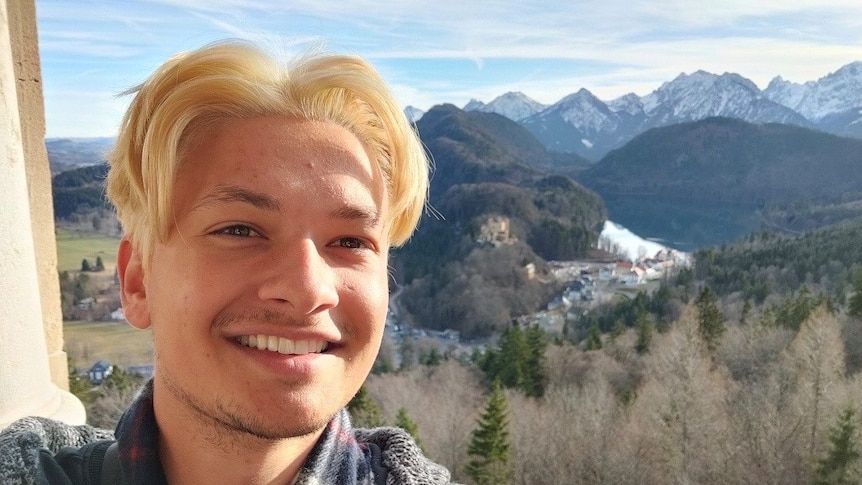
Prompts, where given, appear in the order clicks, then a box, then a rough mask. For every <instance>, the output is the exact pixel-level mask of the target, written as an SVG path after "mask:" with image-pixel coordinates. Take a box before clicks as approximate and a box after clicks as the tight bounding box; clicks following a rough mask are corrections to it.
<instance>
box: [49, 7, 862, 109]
mask: <svg viewBox="0 0 862 485" xmlns="http://www.w3.org/2000/svg"><path fill="white" fill-rule="evenodd" d="M37 13H38V16H39V22H40V26H39V28H40V43H41V46H40V48H41V50H42V52H43V64H45V63H48V64H49V66H48V67H49V68H50V67H51V66H52V64H51V63H53V62H57V63H61V64H63V65H66V64H72V63H74V62H76V61H77V60H78V59H79V58H80V59H89V60H90V61H91V62H96V61H97V60H99V59H102V60H104V61H105V64H104V66H105V67H104V69H103V73H104V75H105V76H108V77H111V76H113V80H111V79H107V78H106V79H105V80H104V82H105V83H107V85H108V86H110V87H111V88H113V87H114V86H118V85H121V86H124V85H127V84H128V83H127V82H126V80H128V79H129V78H135V79H139V78H141V77H142V76H143V75H144V74H146V72H147V71H148V70H150V69H152V68H153V67H154V66H155V65H156V64H157V63H158V62H160V60H162V59H164V58H165V57H167V56H168V55H170V54H172V53H174V52H176V51H179V50H184V49H188V48H192V47H196V46H199V45H202V44H205V43H207V42H211V41H213V40H216V39H218V38H220V37H225V36H231V37H241V38H247V39H252V40H255V41H257V42H260V43H262V44H264V45H266V46H268V47H270V48H272V49H273V50H274V51H276V52H279V53H282V54H285V55H286V56H288V57H289V56H291V55H294V54H296V53H297V52H301V51H305V50H308V49H309V47H310V48H312V49H315V48H319V46H321V45H323V44H325V45H326V46H327V47H328V48H330V49H332V50H338V51H346V52H352V53H357V54H360V55H363V56H365V57H367V58H369V59H371V60H372V62H375V63H379V64H381V65H385V66H387V67H388V69H387V71H386V76H387V79H389V80H390V83H391V84H392V85H393V89H395V90H396V92H397V93H398V96H399V98H400V99H402V101H403V102H404V103H405V104H413V105H415V106H417V107H419V108H422V109H427V108H428V107H430V106H431V105H433V104H438V103H441V102H452V103H454V104H457V105H459V106H462V105H463V103H466V102H467V101H468V100H469V99H470V98H478V99H482V100H485V101H489V100H490V99H493V98H494V97H496V96H497V95H499V94H502V93H503V92H506V91H523V92H525V93H526V94H528V95H529V96H531V97H533V98H535V99H536V100H538V101H540V102H543V103H552V102H555V101H557V100H559V99H560V98H562V97H563V96H565V95H566V94H569V93H571V92H574V91H576V90H578V89H580V88H582V87H585V88H587V89H589V90H590V91H592V92H593V93H594V94H596V95H597V96H598V97H600V98H602V99H606V100H607V99H612V98H615V97H618V96H620V95H622V94H626V93H628V92H635V93H637V94H639V95H644V94H648V93H649V92H651V91H652V90H654V89H656V88H658V87H659V85H660V84H661V83H662V82H664V81H668V80H670V79H672V78H673V77H675V76H676V75H678V74H679V73H681V72H692V71H694V70H697V69H704V70H707V71H710V72H716V73H723V72H737V73H739V74H741V75H743V76H745V77H748V78H750V79H752V80H753V81H755V82H756V83H757V84H758V85H759V86H761V87H764V86H765V84H766V83H767V82H768V81H769V80H770V79H771V78H772V77H774V76H776V75H781V76H783V77H784V78H786V79H790V80H793V81H796V82H804V81H808V80H812V79H817V78H819V77H822V76H823V75H825V74H827V73H828V72H832V71H834V70H836V69H837V68H839V67H840V66H842V65H844V64H847V63H848V62H851V61H854V60H859V59H862V49H860V47H859V46H860V45H862V34H860V32H862V2H859V1H858V0H832V1H830V2H829V3H828V4H824V3H823V2H821V1H820V0H784V1H782V2H775V1H771V0H722V1H720V2H687V1H682V0H653V1H650V2H637V3H635V2H631V1H630V0H582V1H571V0H556V1H552V2H548V1H547V0H542V1H540V0H526V1H521V2H514V1H507V2H502V1H487V2H468V1H464V0H436V1H434V2H420V1H411V0H408V1H391V2H385V1H382V2H381V1H380V0H375V1H371V0H344V1H340V2H321V1H319V0H293V1H291V2H271V1H268V0H220V1H214V0H139V1H128V2H122V3H119V2H117V3H109V2H94V1H90V2H85V1H83V0H82V1H81V2H67V1H49V0H39V1H38V5H37ZM52 56H56V58H55V57H52ZM511 59H517V60H521V61H527V60H533V59H538V60H542V61H544V62H546V63H547V62H554V61H559V62H560V63H561V64H562V65H565V66H566V69H567V70H566V69H558V70H554V72H553V73H548V72H546V71H541V73H540V74H539V75H537V76H531V75H530V73H529V72H525V73H523V75H521V76H515V75H512V76H509V78H508V79H497V78H493V77H492V76H493V73H494V72H495V71H494V70H493V69H491V68H490V66H491V65H492V62H494V64H498V61H504V60H511ZM119 60H122V61H123V62H118V61H119ZM422 60H452V61H467V62H464V63H461V64H463V65H464V66H469V67H472V69H473V71H472V72H470V73H469V74H470V82H469V83H468V82H464V81H463V80H464V78H466V77H467V76H466V73H463V72H458V71H454V70H451V71H445V72H440V75H441V76H444V78H443V79H434V78H431V77H430V76H431V74H433V73H430V74H429V73H427V72H425V71H423V72H422V73H414V72H411V68H410V67H399V68H395V67H393V66H395V65H397V64H399V63H402V64H405V65H406V63H410V64H409V65H410V66H415V65H416V63H417V62H421V61H422ZM133 61H134V62H133ZM135 63H137V64H135ZM468 63H469V64H468ZM125 64H129V65H128V66H127V65H125ZM456 64H458V65H460V64H459V63H457V62H451V63H448V64H447V66H449V65H456ZM518 65H519V66H524V65H525V63H524V62H521V63H520V64H518ZM569 67H570V68H569ZM91 68H93V66H91V65H87V66H86V67H82V68H81V69H80V70H81V71H83V70H86V69H91ZM121 71H122V72H121ZM539 71H540V70H537V72H539ZM46 72H52V71H51V69H48V70H47V71H46ZM130 72H133V74H130ZM118 79H119V80H118ZM68 82H70V83H71V82H72V80H70V81H68ZM69 87H70V88H72V87H74V88H75V89H79V90H85V88H86V86H69ZM91 88H92V89H99V86H92V87H91ZM51 109H54V108H53V107H52V108H51ZM78 111H79V112H80V109H79V110H78ZM49 115H52V113H51V112H49ZM54 116H58V115H54Z"/></svg>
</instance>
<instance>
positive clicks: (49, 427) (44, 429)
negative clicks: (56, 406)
mask: <svg viewBox="0 0 862 485" xmlns="http://www.w3.org/2000/svg"><path fill="white" fill-rule="evenodd" d="M113 436H114V433H113V431H110V430H104V429H98V428H94V427H92V426H87V425H79V426H71V425H68V424H65V423H61V422H59V421H54V420H51V419H46V418H38V417H30V418H23V419H20V420H18V421H16V422H14V423H12V424H11V425H9V427H7V428H6V429H4V430H3V431H2V432H0V483H3V484H18V483H21V484H24V483H37V478H36V477H38V476H39V475H40V472H39V467H40V461H41V460H40V453H45V450H47V451H48V452H50V454H52V455H53V454H54V453H57V452H58V451H59V450H60V449H61V448H63V447H73V448H80V447H81V446H83V445H85V444H87V443H90V442H92V441H97V440H102V439H112V438H113Z"/></svg>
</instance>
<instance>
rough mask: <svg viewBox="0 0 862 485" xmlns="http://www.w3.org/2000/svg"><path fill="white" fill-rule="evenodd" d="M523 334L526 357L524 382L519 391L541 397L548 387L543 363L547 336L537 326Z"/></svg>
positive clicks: (546, 371) (546, 373)
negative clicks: (525, 342)
mask: <svg viewBox="0 0 862 485" xmlns="http://www.w3.org/2000/svg"><path fill="white" fill-rule="evenodd" d="M525 334H526V335H525V337H526V340H527V355H526V356H525V360H524V369H523V374H524V382H523V384H522V385H521V390H523V391H524V394H526V395H528V396H531V397H542V396H544V395H545V387H547V385H548V366H547V364H546V362H545V352H546V351H547V349H548V335H547V334H546V333H545V331H544V330H542V329H541V328H539V326H538V325H533V326H532V327H530V328H528V329H527V331H526V332H525Z"/></svg>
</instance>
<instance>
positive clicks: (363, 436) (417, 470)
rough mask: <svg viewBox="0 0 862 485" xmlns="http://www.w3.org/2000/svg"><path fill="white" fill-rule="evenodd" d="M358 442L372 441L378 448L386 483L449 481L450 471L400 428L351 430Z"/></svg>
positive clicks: (440, 482) (443, 482)
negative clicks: (429, 457) (427, 454)
mask: <svg viewBox="0 0 862 485" xmlns="http://www.w3.org/2000/svg"><path fill="white" fill-rule="evenodd" d="M354 432H355V434H356V439H357V441H359V442H360V443H366V444H374V445H377V446H378V447H379V448H380V451H381V461H382V462H383V463H382V464H383V466H384V467H385V468H386V469H387V472H388V475H389V478H388V480H387V482H388V483H399V484H406V485H409V484H417V485H418V484H423V485H424V484H429V485H437V484H449V483H450V481H449V471H448V470H446V468H445V467H443V466H442V465H438V464H437V463H434V462H433V461H431V460H429V459H428V458H426V457H425V455H424V454H423V453H422V450H421V449H420V448H419V446H418V445H417V444H416V442H415V441H413V438H412V437H411V436H410V435H409V434H408V433H407V432H406V431H404V430H402V429H400V428H374V429H356V430H354Z"/></svg>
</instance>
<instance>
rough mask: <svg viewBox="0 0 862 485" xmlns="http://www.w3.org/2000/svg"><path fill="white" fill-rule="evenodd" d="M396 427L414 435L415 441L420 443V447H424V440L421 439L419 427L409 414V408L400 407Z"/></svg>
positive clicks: (396, 416)
mask: <svg viewBox="0 0 862 485" xmlns="http://www.w3.org/2000/svg"><path fill="white" fill-rule="evenodd" d="M395 427H397V428H401V429H403V430H404V431H407V433H408V434H410V436H412V437H413V441H415V442H416V444H417V445H419V448H422V442H420V441H419V427H418V426H417V425H416V422H415V421H413V420H412V419H411V418H410V416H409V415H408V414H407V408H405V407H401V408H398V414H396V415H395Z"/></svg>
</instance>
